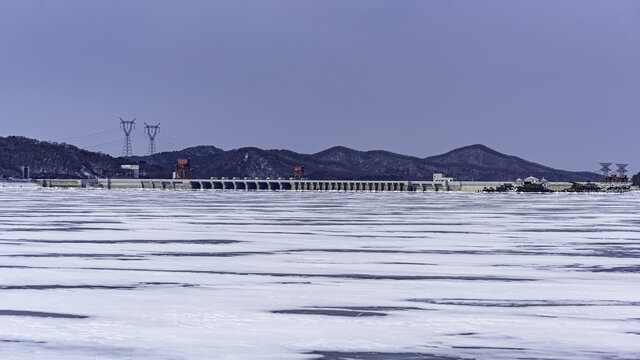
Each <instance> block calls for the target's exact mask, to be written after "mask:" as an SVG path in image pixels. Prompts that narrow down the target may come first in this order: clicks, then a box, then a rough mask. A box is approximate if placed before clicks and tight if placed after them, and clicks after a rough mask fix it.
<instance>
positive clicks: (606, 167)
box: [598, 162, 611, 176]
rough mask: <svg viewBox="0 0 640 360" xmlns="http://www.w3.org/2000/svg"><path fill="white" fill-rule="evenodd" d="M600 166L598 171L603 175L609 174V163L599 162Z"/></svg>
mask: <svg viewBox="0 0 640 360" xmlns="http://www.w3.org/2000/svg"><path fill="white" fill-rule="evenodd" d="M600 166H601V168H600V170H598V171H600V172H601V173H602V175H604V176H609V173H610V172H611V168H609V166H611V163H604V162H601V163H600Z"/></svg>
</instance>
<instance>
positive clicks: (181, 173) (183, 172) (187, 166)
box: [173, 159, 198, 180]
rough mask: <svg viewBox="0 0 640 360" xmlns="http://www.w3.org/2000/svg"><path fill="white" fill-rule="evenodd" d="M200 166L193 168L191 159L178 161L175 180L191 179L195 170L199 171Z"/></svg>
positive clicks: (174, 174) (174, 175)
mask: <svg viewBox="0 0 640 360" xmlns="http://www.w3.org/2000/svg"><path fill="white" fill-rule="evenodd" d="M197 168H198V166H197V165H195V166H193V167H192V166H191V159H178V163H177V164H176V171H175V172H174V173H173V178H174V179H180V180H185V179H191V173H193V170H195V169H197Z"/></svg>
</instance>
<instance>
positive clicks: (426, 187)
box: [36, 174, 571, 192]
mask: <svg viewBox="0 0 640 360" xmlns="http://www.w3.org/2000/svg"><path fill="white" fill-rule="evenodd" d="M36 183H37V184H38V185H40V186H43V187H55V188H95V189H163V190H209V189H211V190H235V191H356V192H389V191H401V192H440V191H462V192H478V191H482V190H483V189H485V188H490V187H497V186H500V185H504V184H508V183H511V182H509V181H454V180H453V179H452V178H447V177H444V176H442V174H434V175H433V180H431V181H410V180H404V181H398V180H310V179H305V180H298V179H295V180H294V179H255V178H254V179H246V178H243V179H237V178H232V179H226V178H212V179H121V178H104V179H38V180H36ZM548 186H549V189H551V190H564V189H568V188H570V187H571V183H570V182H550V183H549V184H548Z"/></svg>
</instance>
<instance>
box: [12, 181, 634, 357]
mask: <svg viewBox="0 0 640 360" xmlns="http://www.w3.org/2000/svg"><path fill="white" fill-rule="evenodd" d="M639 354H640V193H626V194H591V195H587V194H539V195H535V194H532V195H528V194H456V193H428V194H412V193H378V194H372V193H324V192H322V193H291V192H280V193H273V192H272V193H268V192H259V193H256V192H251V193H245V192H220V191H153V190H147V191H144V190H131V191H126V190H122V191H118V190H112V191H101V190H93V191H92V190H56V189H40V188H31V189H28V188H27V189H25V188H22V189H17V188H0V358H2V359H52V358H53V359H87V358H91V359H154V360H155V359H205V358H206V359H252V360H253V359H325V360H329V359H331V360H337V359H375V360H381V359H398V360H409V359H412V360H413V359H492V360H494V359H638V357H639V356H640V355H639Z"/></svg>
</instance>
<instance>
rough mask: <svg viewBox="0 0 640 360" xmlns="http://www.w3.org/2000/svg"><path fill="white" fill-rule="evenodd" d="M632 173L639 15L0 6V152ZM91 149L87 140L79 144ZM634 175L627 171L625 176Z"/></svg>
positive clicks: (541, 7)
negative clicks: (457, 156)
mask: <svg viewBox="0 0 640 360" xmlns="http://www.w3.org/2000/svg"><path fill="white" fill-rule="evenodd" d="M119 116H122V117H124V118H132V117H134V116H135V117H137V119H138V120H137V121H136V122H137V123H138V127H137V129H136V130H135V136H134V137H133V149H134V152H135V153H137V154H144V153H145V152H146V147H147V143H146V140H145V139H144V137H143V136H142V130H143V126H142V125H143V122H144V121H146V122H148V123H157V122H160V123H161V133H160V135H158V150H160V151H162V150H174V149H176V148H177V147H180V146H182V145H198V144H211V145H215V146H218V147H221V148H223V149H232V148H238V147H242V146H257V147H261V148H288V149H291V150H294V151H299V152H307V153H312V152H316V151H320V150H323V149H325V148H327V147H330V146H334V145H345V146H349V147H353V148H356V149H360V150H372V149H384V150H390V151H395V152H399V153H404V154H409V155H416V156H420V157H423V156H427V155H435V154H438V153H442V152H445V151H448V150H451V149H453V148H456V147H459V146H464V145H469V144H473V143H482V144H485V145H487V146H489V147H492V148H494V149H496V150H498V151H502V152H505V153H508V154H514V155H518V156H521V157H524V158H526V159H528V160H532V161H536V162H540V163H543V164H545V165H550V166H554V167H558V168H565V169H570V170H595V169H596V168H597V163H598V162H599V161H611V162H629V163H631V164H632V165H631V166H630V168H631V169H638V168H640V157H639V156H638V154H639V153H640V136H639V135H640V1H610V0H602V1H588V0H576V1H568V0H567V1H557V0H549V1H541V0H536V1H511V0H505V1H451V0H446V1H445V0H443V1H435V0H420V1H411V0H403V1H397V0H389V1H375V0H322V1H320V0H318V1H303V0H291V1H275V0H274V1H264V0H255V1H238V0H228V1H215V0H207V1H182V0H181V1H178V0H175V1H154V0H149V1H132V0H122V1H113V0H110V1H106V0H105V1H87V0H76V1H66V0H57V1H45V0H42V1H31V0H15V1H13V0H0V136H6V135H24V136H28V137H33V138H38V139H42V140H58V139H65V138H71V137H76V138H74V139H69V140H68V141H67V142H69V143H73V144H76V145H79V146H81V147H88V148H90V149H92V150H100V151H103V152H107V153H111V154H114V155H120V153H121V149H122V144H121V141H122V135H121V131H120V130H118V125H119V124H118V121H119V120H118V117H119ZM97 132H104V133H103V134H101V135H100V136H85V135H87V134H93V133H97ZM634 162H635V163H634Z"/></svg>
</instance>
